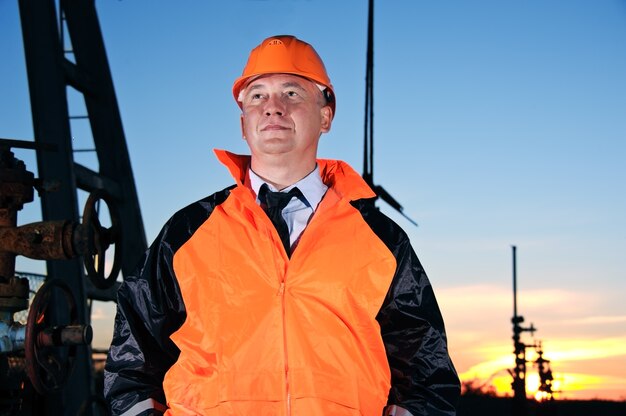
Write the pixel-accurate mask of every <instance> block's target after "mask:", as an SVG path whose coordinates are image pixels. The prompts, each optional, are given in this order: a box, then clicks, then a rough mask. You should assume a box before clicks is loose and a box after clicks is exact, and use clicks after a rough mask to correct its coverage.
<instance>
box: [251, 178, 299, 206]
mask: <svg viewBox="0 0 626 416" xmlns="http://www.w3.org/2000/svg"><path fill="white" fill-rule="evenodd" d="M301 195H302V192H300V190H299V189H298V188H292V189H291V190H290V191H289V192H273V191H270V188H269V187H268V186H267V184H266V183H264V184H263V185H262V186H261V189H260V190H259V200H260V201H261V202H262V203H264V204H265V206H266V207H267V208H268V209H277V210H278V211H282V210H283V208H285V207H286V206H287V204H289V201H291V199H292V198H293V197H297V198H299V197H300V196H301Z"/></svg>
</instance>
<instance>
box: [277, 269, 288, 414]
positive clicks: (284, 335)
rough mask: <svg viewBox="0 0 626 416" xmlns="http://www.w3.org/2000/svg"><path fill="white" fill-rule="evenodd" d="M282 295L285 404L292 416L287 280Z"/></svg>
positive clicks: (281, 285)
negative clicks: (287, 323)
mask: <svg viewBox="0 0 626 416" xmlns="http://www.w3.org/2000/svg"><path fill="white" fill-rule="evenodd" d="M278 294H279V295H280V300H281V306H282V317H283V351H284V354H285V390H286V391H285V392H286V395H287V403H286V404H285V411H286V415H287V416H291V392H290V390H289V355H288V353H287V325H286V322H287V319H286V315H287V314H286V311H285V281H284V280H283V281H282V282H280V288H279V290H278Z"/></svg>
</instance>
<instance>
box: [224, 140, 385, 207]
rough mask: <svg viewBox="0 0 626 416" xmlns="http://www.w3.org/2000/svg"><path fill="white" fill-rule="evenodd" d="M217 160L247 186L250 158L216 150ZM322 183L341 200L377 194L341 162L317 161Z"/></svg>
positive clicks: (239, 181) (239, 184) (353, 199)
mask: <svg viewBox="0 0 626 416" xmlns="http://www.w3.org/2000/svg"><path fill="white" fill-rule="evenodd" d="M213 152H214V153H215V155H216V156H217V159H218V160H219V161H220V162H221V163H222V164H223V165H224V166H226V168H227V169H228V171H229V172H230V174H231V175H232V177H233V178H234V179H235V181H236V182H237V186H242V187H243V186H245V185H244V182H245V178H246V173H247V172H248V168H249V167H250V156H248V155H237V154H235V153H231V152H228V151H226V150H220V149H214V150H213ZM317 165H318V166H319V168H320V175H321V177H322V181H323V182H324V183H325V184H326V185H327V186H328V187H329V188H332V189H333V190H334V191H335V192H337V194H338V195H339V196H340V197H341V198H346V199H348V200H350V201H355V200H357V199H363V198H374V197H375V196H376V194H375V193H374V191H372V189H371V188H370V187H369V186H368V185H367V183H365V181H364V180H363V178H361V175H359V174H358V173H357V172H356V171H355V170H354V169H352V167H351V166H350V165H348V164H347V163H346V162H343V161H341V160H331V159H317Z"/></svg>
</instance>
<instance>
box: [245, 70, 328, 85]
mask: <svg viewBox="0 0 626 416" xmlns="http://www.w3.org/2000/svg"><path fill="white" fill-rule="evenodd" d="M274 82H276V83H278V84H280V85H282V86H289V87H300V88H302V89H307V88H313V87H314V88H317V86H316V84H315V83H314V82H312V81H311V80H309V79H307V78H304V77H301V76H298V75H292V74H264V75H260V76H258V77H256V78H254V79H253V80H251V81H250V82H248V85H247V86H246V87H245V88H246V89H247V88H250V89H257V88H262V87H263V86H265V85H267V84H270V83H274Z"/></svg>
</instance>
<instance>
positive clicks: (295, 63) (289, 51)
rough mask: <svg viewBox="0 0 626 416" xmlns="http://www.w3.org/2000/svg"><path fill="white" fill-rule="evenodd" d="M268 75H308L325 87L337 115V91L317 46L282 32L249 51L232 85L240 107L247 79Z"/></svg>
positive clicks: (325, 93) (326, 94) (329, 103)
mask: <svg viewBox="0 0 626 416" xmlns="http://www.w3.org/2000/svg"><path fill="white" fill-rule="evenodd" d="M265 74H293V75H299V76H301V77H304V78H307V79H309V80H310V81H313V82H314V83H316V84H318V85H319V86H321V87H322V88H323V93H324V96H325V97H326V101H327V103H328V105H329V106H330V107H331V108H332V110H333V115H334V114H335V92H334V90H333V85H332V84H331V83H330V78H328V74H327V73H326V67H325V66H324V62H322V59H321V58H320V57H319V55H318V54H317V52H315V49H313V47H312V46H311V45H309V44H308V43H306V42H303V41H301V40H300V39H298V38H296V37H295V36H289V35H280V36H272V37H269V38H267V39H265V40H264V41H263V42H261V44H260V45H259V46H257V47H256V48H254V49H253V50H252V52H250V56H249V57H248V62H247V63H246V67H245V68H244V69H243V74H241V76H240V77H239V78H237V79H236V80H235V83H234V84H233V96H234V97H235V101H237V104H238V105H239V107H241V101H239V93H240V92H241V90H242V89H243V88H244V87H245V86H246V84H247V82H248V80H250V79H251V78H255V77H257V76H259V75H265Z"/></svg>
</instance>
